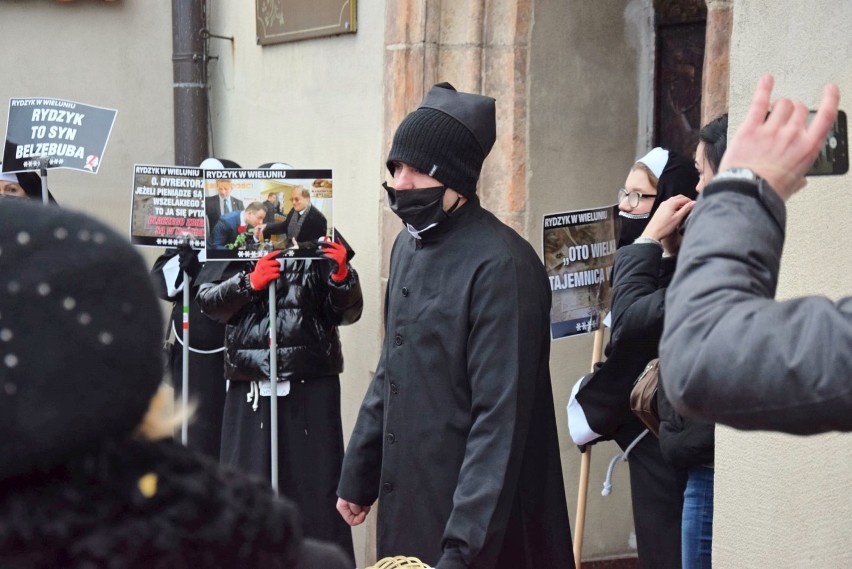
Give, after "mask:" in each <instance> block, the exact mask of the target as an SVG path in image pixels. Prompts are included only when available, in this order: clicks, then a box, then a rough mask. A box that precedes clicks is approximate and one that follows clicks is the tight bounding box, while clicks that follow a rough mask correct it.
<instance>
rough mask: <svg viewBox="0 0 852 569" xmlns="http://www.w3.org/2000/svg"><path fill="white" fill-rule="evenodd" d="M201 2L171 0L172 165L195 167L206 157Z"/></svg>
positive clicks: (205, 80) (203, 16)
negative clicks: (173, 152)
mask: <svg viewBox="0 0 852 569" xmlns="http://www.w3.org/2000/svg"><path fill="white" fill-rule="evenodd" d="M204 4H205V0H172V52H173V54H172V69H173V73H174V116H175V164H176V165H179V166H197V165H198V164H200V163H201V161H202V160H204V159H205V158H206V157H207V155H208V148H209V141H208V135H207V133H208V132H209V129H208V123H207V121H208V117H209V113H208V100H207V53H206V42H207V37H206V35H205V34H204V33H203V32H204V31H206V27H207V26H206V22H205V21H204V20H205V15H206V14H205V5H204Z"/></svg>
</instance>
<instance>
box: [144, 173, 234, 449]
mask: <svg viewBox="0 0 852 569" xmlns="http://www.w3.org/2000/svg"><path fill="white" fill-rule="evenodd" d="M200 167H201V168H207V169H218V168H225V167H227V168H239V167H240V166H239V164H237V163H236V162H233V161H231V160H227V159H224V158H222V159H219V158H207V159H206V160H204V162H202V163H201V165H200ZM201 255H205V253H204V252H203V251H202V252H199V251H195V250H193V249H192V248H191V247H190V246H189V244H186V245H183V246H181V247H178V248H169V249H166V250H165V251H164V252H163V254H162V255H160V256H159V257H157V259H156V260H155V261H154V265H153V267H151V278H152V279H153V281H154V290H155V291H156V293H157V296H158V297H160V299H162V300H166V301H168V302H171V303H172V310H171V320H170V330H169V331H168V333H167V335H166V337H167V338H168V336H169V335H172V336H173V342H170V343H169V344H168V345H167V346H166V348H167V353H166V359H167V365H168V369H169V372H170V373H171V379H172V384H173V385H174V388H175V392H176V393H177V394H178V395H180V394H181V392H182V389H183V287H184V283H183V276H184V272H185V271H186V272H188V273H189V277H190V283H189V286H190V295H189V298H190V300H189V302H190V304H189V396H190V401H194V402H195V403H196V404H197V408H196V411H195V415H194V417H193V420H192V422H190V424H189V430H188V433H187V444H188V445H189V446H190V447H191V448H194V449H197V450H199V451H201V452H203V453H204V454H206V455H207V456H210V457H213V458H215V459H218V458H219V446H220V444H221V439H222V409H223V408H224V407H225V373H224V371H223V370H224V359H223V353H224V350H225V347H224V344H225V326H224V325H223V324H221V323H219V322H216V321H214V320H211V319H210V318H208V317H207V316H205V315H204V314H203V313H202V312H201V308H200V307H199V306H198V303H197V302H196V301H195V292H196V291H197V289H198V283H197V277H198V274H199V272H200V271H201V269H202V268H203V267H204V258H205V257H204V256H202V257H201V259H199V256H201Z"/></svg>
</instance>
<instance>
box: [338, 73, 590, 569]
mask: <svg viewBox="0 0 852 569" xmlns="http://www.w3.org/2000/svg"><path fill="white" fill-rule="evenodd" d="M495 137H496V119H495V101H494V99H492V98H490V97H484V96H481V95H476V94H471V93H459V92H457V91H456V90H455V89H454V88H453V87H452V86H451V85H449V84H441V85H436V86H435V87H433V88H432V89H431V90H430V91H429V93H428V94H427V95H426V98H425V99H424V100H423V102H422V103H421V105H420V107H419V108H418V109H417V110H415V111H414V112H412V113H411V114H409V115H408V116H407V117H406V118H405V120H404V121H403V122H402V124H401V125H400V126H399V128H398V129H397V131H396V134H395V136H394V141H393V146H392V148H391V151H390V155H389V156H388V161H387V167H388V169H389V170H390V173H391V175H392V176H393V186H394V187H390V186H388V185H385V188H386V190H387V192H388V197H389V202H390V206H391V209H392V210H393V211H394V213H396V214H397V215H398V216H399V217H400V218H401V219H402V220H403V222H404V223H405V225H406V229H405V230H403V231H402V232H400V234H399V236H398V237H397V239H396V242H395V243H394V246H393V252H392V254H391V272H390V279H389V281H388V287H387V295H386V306H385V315H386V317H385V334H384V342H383V346H382V355H381V359H380V360H379V364H378V367H377V369H376V374H375V377H374V378H373V381H372V383H371V384H370V387H369V389H368V391H367V394H366V396H365V397H364V402H363V404H362V406H361V410H360V413H359V415H358V420H357V423H356V425H355V430H354V432H353V433H352V436H351V439H350V442H349V447H348V448H347V451H346V455H345V458H344V464H343V472H342V474H341V479H340V484H339V486H338V492H337V493H338V496H339V497H340V498H339V500H338V502H337V509H338V511H339V512H340V514H341V515H342V516H343V519H345V520H346V521H347V522H348V523H349V524H351V525H357V524H360V523H362V522H363V521H364V519H365V517H366V515H367V512H369V510H370V507H371V505H372V504H373V502H374V501H376V499H377V498H380V499H379V516H378V529H377V553H378V557H380V558H381V557H387V556H393V555H413V556H416V557H418V558H420V559H421V560H422V561H424V562H425V563H428V564H429V565H430V566H432V567H437V568H438V569H456V568H459V569H461V568H467V567H476V568H480V569H525V568H536V569H542V568H545V567H547V568H554V569H555V568H570V567H574V562H573V558H572V555H571V531H570V527H569V524H568V512H567V507H566V502H565V489H564V486H563V481H562V470H561V463H560V457H559V447H558V441H557V431H556V420H555V417H554V410H553V393H552V390H551V384H550V370H549V356H550V319H549V315H550V302H551V299H550V286H549V281H548V279H547V276H546V274H545V270H544V266H543V264H542V262H541V260H540V259H539V258H538V256H537V255H536V253H535V251H534V250H533V248H532V247H531V246H530V244H529V243H528V242H527V241H525V240H524V239H523V238H522V237H521V236H519V235H518V234H517V233H516V232H515V231H514V230H513V229H511V228H509V227H508V226H506V225H505V224H503V223H502V222H500V221H499V220H498V219H497V218H496V217H495V216H494V215H492V214H491V213H490V212H488V211H486V210H485V209H483V208H482V206H481V205H480V203H479V199H478V198H477V196H476V183H477V180H478V179H479V173H480V169H481V167H482V163H483V161H484V160H485V156H486V155H487V154H488V152H489V151H490V150H491V147H492V146H493V144H494V140H495Z"/></svg>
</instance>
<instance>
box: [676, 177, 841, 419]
mask: <svg viewBox="0 0 852 569" xmlns="http://www.w3.org/2000/svg"><path fill="white" fill-rule="evenodd" d="M785 223H786V210H785V206H784V203H783V202H782V201H781V199H780V198H779V197H778V195H777V194H776V193H775V192H774V191H773V190H772V188H771V187H770V186H769V185H768V184H766V182H761V183H760V184H759V185H756V184H753V183H750V182H740V181H719V182H715V183H712V184H710V185H709V186H708V187H707V188H706V190H705V191H704V193H703V195H702V196H701V198H700V199H699V200H698V203H697V204H696V206H695V209H694V210H693V212H692V214H691V216H690V220H689V224H688V228H687V231H686V235H685V238H684V243H683V246H682V247H681V250H680V254H679V259H678V268H677V271H676V273H675V277H674V279H673V280H672V283H671V285H670V286H669V289H668V295H667V297H666V317H665V329H664V330H665V331H664V333H663V338H662V342H661V344H660V357H661V366H662V369H664V370H666V373H665V374H663V382H664V385H665V390H666V394H667V395H668V396H669V399H670V400H671V401H672V403H673V404H674V405H675V408H676V409H677V410H678V412H680V413H681V414H684V415H690V416H695V417H700V418H703V419H706V420H710V421H714V422H718V423H723V424H727V425H731V426H733V427H736V428H739V429H767V430H774V431H782V432H787V433H794V434H803V435H804V434H812V433H821V432H826V431H835V430H837V431H849V430H852V297H847V298H844V299H841V300H840V301H838V302H836V303H835V302H833V301H831V300H830V299H828V298H825V297H821V296H808V297H801V298H793V299H789V300H785V301H780V302H779V301H775V300H773V298H774V296H775V289H776V285H777V282H778V270H779V266H780V261H781V250H782V247H783V244H784V229H785Z"/></svg>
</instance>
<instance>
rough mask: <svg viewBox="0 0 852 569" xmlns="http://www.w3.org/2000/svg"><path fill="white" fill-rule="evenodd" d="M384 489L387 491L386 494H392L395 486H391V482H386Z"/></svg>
mask: <svg viewBox="0 0 852 569" xmlns="http://www.w3.org/2000/svg"><path fill="white" fill-rule="evenodd" d="M384 489H385V492H387V493H388V494H390V493H391V492H393V484H391V483H390V482H385V484H384Z"/></svg>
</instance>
